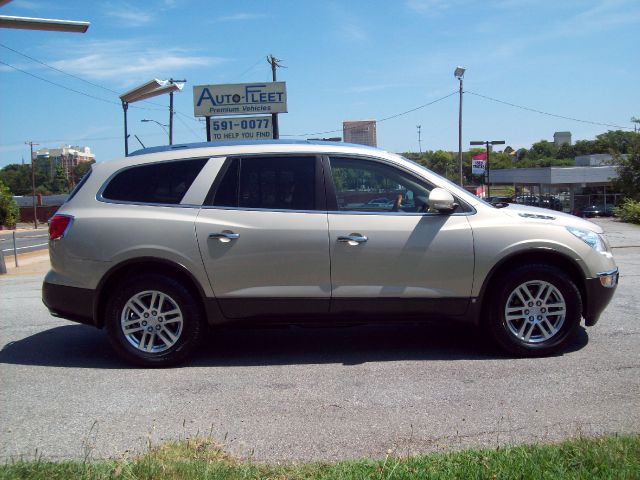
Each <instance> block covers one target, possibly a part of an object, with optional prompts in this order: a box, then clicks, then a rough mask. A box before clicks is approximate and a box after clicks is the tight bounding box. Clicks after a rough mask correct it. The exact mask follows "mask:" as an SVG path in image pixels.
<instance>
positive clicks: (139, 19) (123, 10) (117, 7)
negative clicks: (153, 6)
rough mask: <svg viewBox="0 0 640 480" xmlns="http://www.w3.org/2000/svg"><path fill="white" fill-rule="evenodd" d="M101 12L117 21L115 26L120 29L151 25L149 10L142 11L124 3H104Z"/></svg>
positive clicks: (151, 17) (151, 16)
mask: <svg viewBox="0 0 640 480" xmlns="http://www.w3.org/2000/svg"><path fill="white" fill-rule="evenodd" d="M103 10H104V14H105V15H107V16H109V17H113V18H115V19H117V20H119V21H120V23H118V24H117V26H121V27H140V26H142V25H147V24H149V23H151V21H152V20H153V18H154V17H153V15H152V14H151V12H150V11H149V10H142V9H140V8H138V7H135V6H133V5H130V4H129V3H126V2H118V3H110V2H109V3H105V4H104V5H103Z"/></svg>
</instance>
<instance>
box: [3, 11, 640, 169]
mask: <svg viewBox="0 0 640 480" xmlns="http://www.w3.org/2000/svg"><path fill="white" fill-rule="evenodd" d="M0 14H3V15H17V16H31V17H48V18H63V19H68V20H86V21H90V22H91V27H90V28H89V30H88V32H87V33H85V34H73V33H55V32H37V31H28V30H8V29H2V30H0V44H2V45H3V47H0V61H2V62H4V63H5V64H9V65H12V66H13V67H17V68H19V69H21V70H24V71H26V72H29V73H31V74H33V75H37V76H39V77H42V78H44V79H46V80H49V81H50V82H54V83H58V84H61V85H64V86H66V87H67V88H70V89H73V90H77V91H80V92H83V93H85V94H87V95H90V96H93V97H99V98H101V99H103V101H101V100H96V99H94V98H90V97H88V96H84V95H81V94H79V93H75V92H71V91H69V90H65V89H62V88H60V87H58V86H56V85H53V84H51V83H47V82H45V81H43V80H40V79H36V78H33V77H31V76H29V75H27V74H25V73H22V72H19V71H16V70H15V69H13V68H10V67H8V66H6V65H3V64H0V84H1V85H2V88H1V89H0V106H1V107H0V166H3V165H6V164H8V163H15V162H20V160H21V158H22V157H23V156H24V158H25V159H26V161H28V158H29V154H28V147H27V146H26V145H24V141H26V140H35V141H37V142H38V143H40V144H42V145H43V146H47V147H56V146H59V145H60V144H62V143H70V144H80V145H87V146H90V147H91V148H92V149H93V151H94V152H95V153H96V155H97V157H98V161H104V160H109V159H112V158H117V157H120V156H122V155H123V146H122V128H123V127H122V109H121V107H120V105H119V100H118V95H117V94H116V93H113V92H112V91H114V92H119V93H122V92H124V91H126V90H128V89H129V88H130V87H132V86H135V85H138V84H141V83H143V82H145V81H147V80H149V79H151V78H161V79H164V78H169V77H173V78H186V79H187V80H188V83H187V86H186V89H185V91H184V92H182V93H179V94H177V95H176V96H175V99H176V110H177V111H178V112H180V114H178V115H177V116H176V123H175V135H174V139H175V140H174V141H175V142H176V143H180V142H193V141H203V140H204V139H205V130H204V124H203V123H202V122H198V121H197V120H196V119H195V118H194V117H193V104H192V102H193V99H192V91H191V88H192V86H193V85H199V84H216V83H243V82H264V81H268V80H270V78H271V72H270V67H269V65H268V64H267V62H266V59H265V57H266V55H268V54H270V53H272V54H274V55H275V56H276V57H278V58H280V59H282V60H283V62H282V63H283V64H284V65H285V66H286V67H287V68H285V69H281V70H279V72H278V80H284V81H286V82H287V90H288V107H289V113H286V114H283V115H281V116H280V131H281V135H282V136H283V137H284V136H288V135H291V136H295V137H293V138H305V134H316V133H318V132H325V131H331V130H340V129H341V125H342V121H343V120H350V119H368V118H375V119H382V118H385V117H389V116H392V115H394V114H397V113H401V112H404V111H407V110H411V109H413V108H415V107H418V106H420V105H424V104H426V103H429V102H431V101H433V100H436V99H438V98H441V97H443V96H445V95H447V94H449V93H452V92H455V91H456V90H457V88H458V83H457V80H456V79H455V78H454V76H453V70H454V69H455V67H456V66H457V65H463V66H465V67H466V68H467V73H466V75H465V85H464V86H465V91H467V92H474V93H477V94H481V95H484V96H488V97H492V98H495V99H499V100H502V101H505V102H509V103H513V104H518V105H522V106H526V107H529V108H533V109H536V110H541V111H545V112H550V113H554V114H559V115H562V116H566V117H573V118H577V119H582V120H588V121H593V122H601V123H607V124H613V125H620V126H623V127H631V126H632V124H631V123H630V118H631V117H632V116H636V117H638V116H640V93H639V91H640V89H638V85H639V84H640V83H639V82H640V81H639V78H640V75H639V74H640V62H639V60H640V55H639V54H638V45H639V40H640V28H639V26H640V2H638V0H575V1H574V0H563V1H553V2H552V1H546V0H487V1H470V0H402V1H400V0H398V1H391V0H389V1H375V0H369V1H305V0H299V1H277V0H272V1H270V2H266V1H242V0H235V1H232V2H230V1H224V2H223V1H219V0H210V1H196V0H164V1H161V0H158V1H154V2H148V1H133V0H129V1H119V0H112V1H100V2H87V1H64V0H62V1H57V2H53V1H44V0H15V1H13V2H11V3H9V4H7V5H6V6H4V7H2V8H0ZM5 47H9V48H10V49H12V50H15V51H17V52H20V53H21V54H24V55H28V56H30V57H33V58H35V59H37V60H39V61H41V62H44V63H46V64H48V65H51V66H53V67H55V68H57V69H60V70H63V71H64V72H67V73H70V74H73V75H76V76H79V77H81V78H83V79H85V80H87V81H89V82H91V83H94V84H96V85H100V86H102V87H104V88H98V87H96V86H93V85H90V84H88V83H85V82H82V81H80V80H78V79H75V78H73V77H70V76H67V75H64V74H62V73H60V72H57V71H54V70H51V69H49V68H47V67H46V66H44V65H42V64H39V63H36V62H34V61H32V60H30V59H28V58H26V57H24V56H22V55H20V54H18V53H16V52H14V51H12V50H9V49H7V48H5ZM105 88H106V89H105ZM107 89H108V90H107ZM109 90H112V91H109ZM105 100H106V101H105ZM152 101H153V104H150V103H138V104H133V105H132V106H131V108H130V110H129V125H130V129H129V132H130V133H131V134H137V135H138V136H139V137H140V138H141V139H142V141H143V142H144V143H145V144H146V145H147V146H154V145H160V144H164V143H166V142H167V139H166V135H165V133H164V132H163V131H162V130H161V128H160V127H159V126H157V125H155V124H153V123H141V122H140V120H141V119H143V118H149V119H154V120H157V121H159V122H161V123H168V111H167V105H168V97H158V98H156V99H153V100H152ZM110 102H111V103H110ZM134 106H135V107H142V108H133V107H134ZM417 125H421V126H422V148H423V150H425V149H433V150H435V149H446V150H454V151H455V150H457V144H458V97H457V95H453V96H451V97H449V98H446V99H444V100H442V101H440V102H437V103H435V104H433V105H431V106H428V107H425V108H422V109H419V110H416V111H414V112H411V113H409V114H406V115H402V116H399V117H397V118H393V119H390V120H387V121H384V122H381V123H379V124H378V144H379V146H380V147H381V148H384V149H387V150H390V151H417V150H418V139H417V129H416V126H417ZM609 128H611V127H606V126H602V125H593V124H589V123H581V122H575V121H571V120H565V119H561V118H555V117H550V116H545V115H540V114H537V113H533V112H530V111H526V110H522V109H517V108H514V107H511V106H508V105H504V104H500V103H497V102H493V101H489V100H487V99H485V98H482V97H480V96H477V95H473V94H472V93H466V94H465V97H464V132H463V147H464V148H465V149H466V148H468V145H469V141H470V140H485V139H488V140H492V139H500V140H501V139H504V140H506V142H507V145H511V146H513V147H515V148H517V147H528V146H530V145H531V143H532V142H535V141H538V140H540V139H549V140H550V139H552V137H553V133H554V132H555V131H564V130H569V131H571V132H572V133H573V139H574V140H577V139H591V138H593V137H594V136H595V135H597V134H599V133H602V132H604V131H606V130H607V129H609ZM335 135H339V136H340V135H341V132H336V133H326V134H325V135H324V136H335ZM311 136H318V135H311ZM130 142H131V144H130V145H131V148H132V149H136V148H138V145H137V142H136V141H135V139H133V137H131V140H130Z"/></svg>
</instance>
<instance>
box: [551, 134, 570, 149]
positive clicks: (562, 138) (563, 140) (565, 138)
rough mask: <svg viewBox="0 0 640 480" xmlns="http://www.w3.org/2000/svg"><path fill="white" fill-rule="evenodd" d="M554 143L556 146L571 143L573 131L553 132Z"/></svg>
mask: <svg viewBox="0 0 640 480" xmlns="http://www.w3.org/2000/svg"><path fill="white" fill-rule="evenodd" d="M553 143H554V144H555V146H556V147H560V146H562V145H571V132H556V133H554V134H553Z"/></svg>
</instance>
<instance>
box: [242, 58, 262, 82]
mask: <svg viewBox="0 0 640 480" xmlns="http://www.w3.org/2000/svg"><path fill="white" fill-rule="evenodd" d="M259 63H262V57H260V58H259V59H258V61H257V62H256V63H254V64H253V65H251V66H250V67H249V68H247V69H246V70H245V71H244V72H242V73H241V74H240V75H238V77H237V78H238V80H239V79H241V78H242V77H244V76H245V75H246V74H247V73H249V72H250V71H251V70H253V69H254V68H255V67H256V65H258V64H259Z"/></svg>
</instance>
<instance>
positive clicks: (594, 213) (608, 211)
mask: <svg viewBox="0 0 640 480" xmlns="http://www.w3.org/2000/svg"><path fill="white" fill-rule="evenodd" d="M614 209H615V206H614V205H607V206H605V205H589V206H588V207H585V208H583V209H581V210H580V211H579V214H580V216H581V217H585V218H595V217H612V216H613V213H614Z"/></svg>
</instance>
